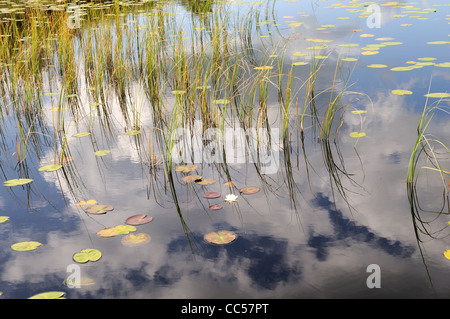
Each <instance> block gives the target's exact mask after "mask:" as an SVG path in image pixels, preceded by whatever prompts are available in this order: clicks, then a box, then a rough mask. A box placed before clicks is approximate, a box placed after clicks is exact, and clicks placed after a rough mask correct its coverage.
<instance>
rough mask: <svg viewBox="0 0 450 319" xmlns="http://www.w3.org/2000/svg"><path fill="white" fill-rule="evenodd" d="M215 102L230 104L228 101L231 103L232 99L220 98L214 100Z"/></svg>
mask: <svg viewBox="0 0 450 319" xmlns="http://www.w3.org/2000/svg"><path fill="white" fill-rule="evenodd" d="M213 103H214V104H228V103H230V100H227V99H219V100H214V101H213Z"/></svg>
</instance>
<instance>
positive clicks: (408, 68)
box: [391, 66, 414, 71]
mask: <svg viewBox="0 0 450 319" xmlns="http://www.w3.org/2000/svg"><path fill="white" fill-rule="evenodd" d="M412 69H414V67H412V66H398V67H395V68H392V69H391V71H409V70H412Z"/></svg>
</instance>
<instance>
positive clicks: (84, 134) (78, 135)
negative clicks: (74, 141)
mask: <svg viewBox="0 0 450 319" xmlns="http://www.w3.org/2000/svg"><path fill="white" fill-rule="evenodd" d="M90 134H91V133H90V132H81V133H77V134H73V135H72V136H73V137H85V136H88V135H90Z"/></svg>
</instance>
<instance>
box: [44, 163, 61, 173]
mask: <svg viewBox="0 0 450 319" xmlns="http://www.w3.org/2000/svg"><path fill="white" fill-rule="evenodd" d="M61 167H62V165H61V164H48V165H44V166H42V167H40V168H39V172H53V171H56V170H58V169H60V168H61Z"/></svg>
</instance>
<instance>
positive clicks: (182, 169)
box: [175, 164, 198, 173]
mask: <svg viewBox="0 0 450 319" xmlns="http://www.w3.org/2000/svg"><path fill="white" fill-rule="evenodd" d="M197 168H198V166H197V165H193V164H191V165H179V166H177V167H176V168H175V172H183V173H189V172H192V171H195V170H196V169H197Z"/></svg>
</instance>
